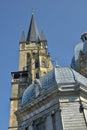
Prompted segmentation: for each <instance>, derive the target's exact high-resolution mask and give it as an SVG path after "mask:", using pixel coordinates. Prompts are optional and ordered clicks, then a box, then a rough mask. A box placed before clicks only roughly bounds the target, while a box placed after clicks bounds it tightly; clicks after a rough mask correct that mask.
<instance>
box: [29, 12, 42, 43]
mask: <svg viewBox="0 0 87 130" xmlns="http://www.w3.org/2000/svg"><path fill="white" fill-rule="evenodd" d="M39 40H40V35H39V32H38V28H37V25H36V21H35V18H34V14H32V17H31V22H30V27H29V31H28V35H27V41H28V42H34V41H35V42H38V41H39Z"/></svg>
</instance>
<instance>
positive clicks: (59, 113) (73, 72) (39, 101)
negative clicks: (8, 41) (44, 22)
mask: <svg viewBox="0 0 87 130" xmlns="http://www.w3.org/2000/svg"><path fill="white" fill-rule="evenodd" d="M81 39H82V41H83V43H81V45H79V47H76V49H75V54H74V56H73V59H72V63H71V67H60V66H59V65H56V66H54V65H53V64H52V62H51V57H50V53H49V52H48V48H47V40H46V38H45V35H44V32H41V34H40V33H39V31H38V27H37V24H36V21H35V17H34V14H32V17H31V21H30V26H29V30H28V34H27V37H25V34H24V32H23V33H22V37H21V41H20V51H19V70H18V71H17V72H11V75H12V95H11V98H10V121H9V127H8V130H87V78H86V77H87V64H86V61H87V60H86V57H87V45H86V44H87V41H86V40H87V33H84V34H83V35H82V36H81Z"/></svg>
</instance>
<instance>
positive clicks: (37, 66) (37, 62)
mask: <svg viewBox="0 0 87 130" xmlns="http://www.w3.org/2000/svg"><path fill="white" fill-rule="evenodd" d="M35 68H39V61H38V59H35Z"/></svg>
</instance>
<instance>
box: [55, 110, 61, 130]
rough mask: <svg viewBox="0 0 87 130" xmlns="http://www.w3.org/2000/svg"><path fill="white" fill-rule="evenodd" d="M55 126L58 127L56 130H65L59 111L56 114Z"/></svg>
mask: <svg viewBox="0 0 87 130" xmlns="http://www.w3.org/2000/svg"><path fill="white" fill-rule="evenodd" d="M55 125H56V130H63V127H62V119H61V112H60V111H57V112H56V113H55Z"/></svg>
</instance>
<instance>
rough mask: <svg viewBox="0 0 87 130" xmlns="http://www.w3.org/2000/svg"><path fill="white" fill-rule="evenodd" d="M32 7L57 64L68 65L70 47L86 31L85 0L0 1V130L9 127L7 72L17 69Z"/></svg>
mask: <svg viewBox="0 0 87 130" xmlns="http://www.w3.org/2000/svg"><path fill="white" fill-rule="evenodd" d="M32 8H33V9H34V12H35V13H34V14H35V19H36V21H37V25H38V28H39V30H42V29H43V30H44V33H45V36H46V39H47V40H48V49H49V52H50V53H51V56H52V58H53V59H55V60H57V62H58V64H59V65H61V66H69V65H70V62H71V59H72V56H73V52H74V47H75V45H76V44H77V43H79V42H81V40H80V36H81V34H82V33H83V32H86V31H87V0H0V102H1V105H0V130H7V129H8V126H9V110H10V101H9V99H10V96H11V72H12V71H17V70H18V59H19V41H20V39H21V33H22V31H23V30H24V31H25V34H26V35H27V32H28V28H29V23H30V19H31V14H32Z"/></svg>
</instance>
